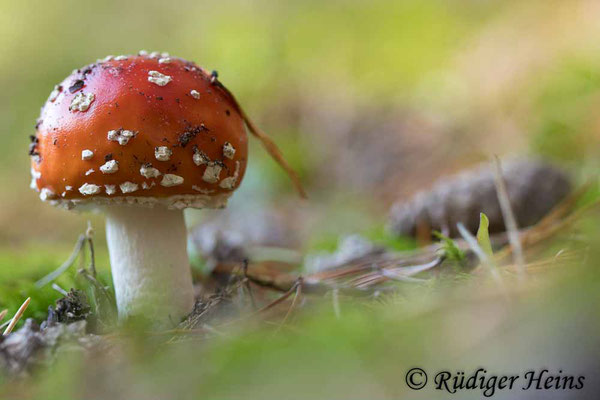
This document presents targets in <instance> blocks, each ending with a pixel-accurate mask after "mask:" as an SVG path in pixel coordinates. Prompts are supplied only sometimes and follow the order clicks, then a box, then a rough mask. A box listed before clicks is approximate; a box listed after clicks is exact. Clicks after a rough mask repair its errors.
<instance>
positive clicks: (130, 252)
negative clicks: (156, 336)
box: [105, 205, 194, 325]
mask: <svg viewBox="0 0 600 400" xmlns="http://www.w3.org/2000/svg"><path fill="white" fill-rule="evenodd" d="M105 212H106V239H107V243H108V251H109V253H110V264H111V269H112V277H113V283H114V287H115V295H116V299H117V308H118V310H119V318H120V319H123V318H126V317H129V316H133V315H135V316H143V317H146V318H147V319H150V320H152V321H155V322H156V323H157V324H159V325H174V324H177V323H179V322H180V321H181V319H182V318H183V317H185V316H186V315H187V314H189V313H190V312H191V311H192V308H193V306H194V288H193V285H192V275H191V271H190V264H189V260H188V256H187V251H186V243H187V241H186V228H185V221H184V218H183V211H182V210H168V209H166V208H165V207H160V206H157V207H154V208H144V207H128V206H126V205H122V206H111V207H107V208H106V210H105Z"/></svg>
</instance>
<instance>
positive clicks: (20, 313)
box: [2, 297, 31, 336]
mask: <svg viewBox="0 0 600 400" xmlns="http://www.w3.org/2000/svg"><path fill="white" fill-rule="evenodd" d="M30 301H31V297H28V298H27V300H25V302H24V303H23V304H21V307H19V309H18V310H17V313H16V314H15V316H14V317H13V318H12V320H11V321H10V324H8V326H7V327H6V330H5V331H4V333H3V334H2V335H3V336H6V335H8V334H9V333H11V332H12V330H13V329H14V327H15V325H17V322H19V320H20V319H21V317H22V316H23V313H24V312H25V310H27V306H29V302H30Z"/></svg>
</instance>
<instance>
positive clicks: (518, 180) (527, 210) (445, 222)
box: [388, 159, 571, 237]
mask: <svg viewBox="0 0 600 400" xmlns="http://www.w3.org/2000/svg"><path fill="white" fill-rule="evenodd" d="M502 170H503V176H504V180H505V182H506V186H507V190H508V196H509V198H510V203H511V205H512V209H513V212H514V214H515V217H516V219H517V223H518V226H519V228H523V227H527V226H531V225H533V224H535V223H536V222H538V221H539V220H540V219H541V218H542V217H543V216H544V215H546V214H547V213H548V212H549V211H550V210H551V209H552V208H553V207H554V206H555V205H556V204H558V203H559V202H560V201H561V200H563V199H564V198H565V197H566V196H567V195H568V194H569V193H570V191H571V182H570V179H569V177H568V175H567V174H566V173H565V172H564V171H563V170H561V169H559V168H558V167H556V166H553V165H549V164H547V163H543V162H540V161H539V160H531V159H518V160H513V161H507V162H504V163H503V164H502ZM480 212H483V213H485V214H486V215H487V216H488V218H489V220H490V227H489V230H490V233H498V232H504V230H505V227H504V220H503V218H502V212H501V210H500V204H499V202H498V196H497V194H496V186H495V183H494V167H493V165H491V164H486V165H481V166H479V167H476V168H474V169H471V170H467V171H465V172H462V173H460V174H458V175H456V176H453V177H447V178H442V179H440V180H438V181H437V182H436V183H435V184H434V186H433V187H432V188H431V189H430V190H428V191H423V192H419V193H417V194H416V195H415V196H414V197H413V198H412V199H411V200H409V201H407V202H399V203H396V204H395V205H394V206H393V207H392V209H391V213H390V218H389V224H388V227H389V229H390V230H391V231H392V232H393V233H395V234H397V235H402V236H413V237H416V236H417V231H419V236H421V234H422V232H423V231H425V232H427V231H426V229H427V230H428V231H429V232H431V231H433V230H436V231H441V232H442V233H444V234H446V235H448V236H450V237H458V236H459V234H458V230H457V228H456V224H457V223H458V222H462V223H463V224H464V225H465V227H466V228H467V229H468V230H469V231H471V232H473V233H475V232H476V231H477V228H478V227H479V213H480Z"/></svg>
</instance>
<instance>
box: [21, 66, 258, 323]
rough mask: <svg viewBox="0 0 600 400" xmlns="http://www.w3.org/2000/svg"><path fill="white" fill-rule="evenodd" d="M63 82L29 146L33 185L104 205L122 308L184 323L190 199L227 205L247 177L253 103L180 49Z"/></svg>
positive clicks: (84, 205) (52, 198)
mask: <svg viewBox="0 0 600 400" xmlns="http://www.w3.org/2000/svg"><path fill="white" fill-rule="evenodd" d="M161 60H162V62H161ZM56 88H57V89H55V92H56V93H55V92H53V94H52V96H50V99H49V100H48V101H47V102H46V104H45V105H44V107H43V108H42V112H41V117H40V120H39V123H38V125H37V132H36V136H35V138H33V139H32V144H31V147H30V155H31V156H32V160H31V166H32V176H33V183H32V185H33V188H34V189H36V190H37V191H38V192H40V197H41V198H42V200H44V201H47V202H50V203H51V204H53V205H57V206H62V207H64V208H67V209H75V210H88V209H98V210H100V211H102V212H103V213H104V214H105V216H106V239H107V242H108V250H109V253H110V263H111V269H112V277H113V283H114V288H115V295H116V300H117V307H118V310H119V316H120V317H121V318H124V317H128V316H132V315H143V316H146V317H150V318H151V319H153V320H154V321H155V322H156V323H158V324H161V325H164V324H168V323H170V322H171V323H177V322H178V321H180V320H181V318H183V317H185V316H186V315H187V314H188V313H189V312H191V311H192V308H193V305H194V289H193V286H192V278H191V272H190V266H189V261H188V256H187V252H186V243H187V241H186V227H185V223H184V215H183V209H185V208H188V207H190V208H223V207H225V206H226V204H227V200H228V198H229V197H230V196H231V194H232V193H233V192H234V191H235V190H236V189H237V187H239V185H240V182H241V180H242V178H243V176H244V172H245V170H246V163H247V156H248V144H247V140H248V139H247V134H246V130H245V126H244V123H245V117H244V115H243V112H242V111H241V109H240V108H239V106H238V105H237V103H236V101H235V99H234V98H233V96H232V95H231V94H230V93H229V92H228V91H227V90H226V89H225V88H224V87H223V86H222V85H221V84H220V83H218V81H216V79H215V76H214V75H211V74H210V73H209V72H207V71H206V70H204V69H202V68H200V67H198V66H196V65H195V64H194V63H191V62H188V61H185V60H182V59H179V58H175V57H170V58H169V60H168V62H166V61H165V60H164V59H158V58H156V57H150V56H148V55H143V54H142V55H137V56H127V57H119V58H106V59H104V60H102V61H98V62H97V63H95V64H92V65H89V66H86V67H84V68H82V69H78V70H76V71H74V72H73V73H72V74H71V75H70V76H68V77H67V78H66V79H65V80H64V81H63V82H62V83H61V84H60V85H57V86H56ZM198 154H202V155H203V157H205V160H206V162H204V163H198V162H197V161H198ZM90 170H94V171H96V172H94V173H91V174H89V173H86V172H87V171H90Z"/></svg>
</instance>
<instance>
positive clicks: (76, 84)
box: [69, 79, 85, 93]
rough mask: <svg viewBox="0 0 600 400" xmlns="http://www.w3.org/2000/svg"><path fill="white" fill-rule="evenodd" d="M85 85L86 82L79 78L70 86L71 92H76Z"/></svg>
mask: <svg viewBox="0 0 600 400" xmlns="http://www.w3.org/2000/svg"><path fill="white" fill-rule="evenodd" d="M84 85H85V82H84V81H83V80H81V79H77V80H76V81H75V82H74V83H73V84H72V85H71V86H70V87H69V93H75V92H76V91H78V90H79V89H81V88H82V87H83V86H84Z"/></svg>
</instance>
